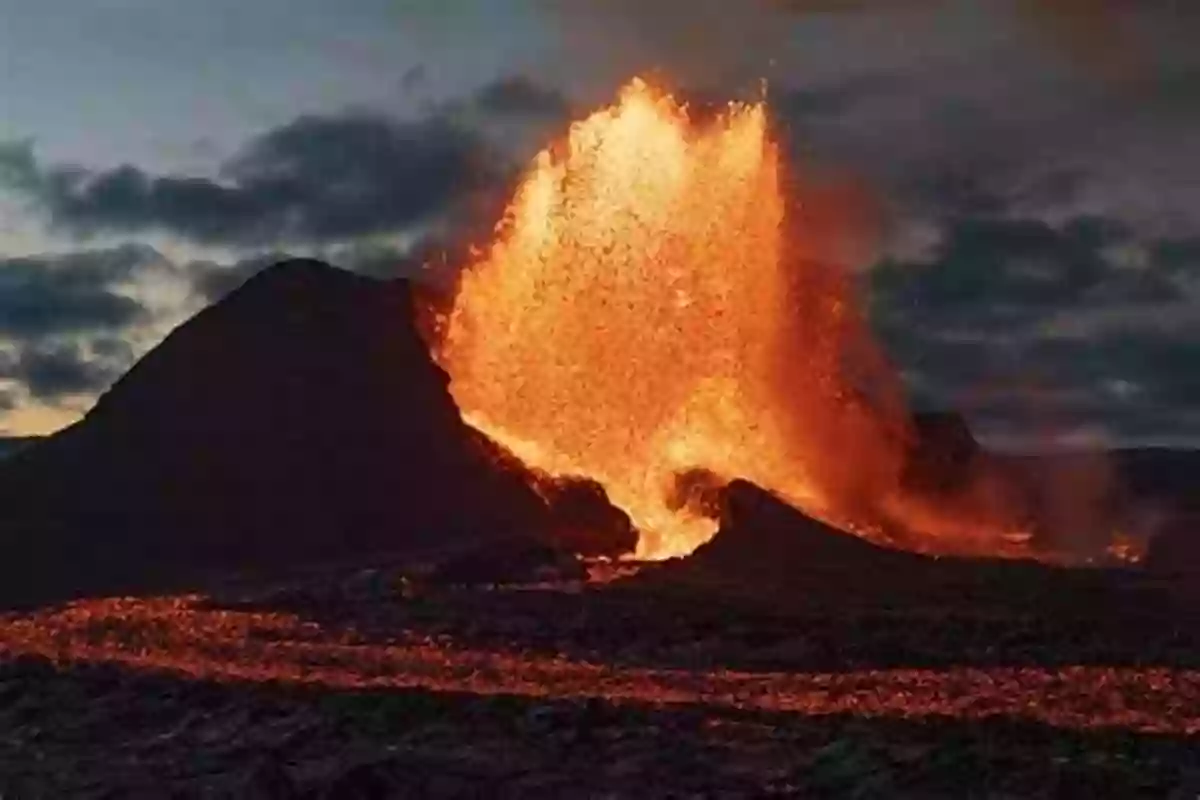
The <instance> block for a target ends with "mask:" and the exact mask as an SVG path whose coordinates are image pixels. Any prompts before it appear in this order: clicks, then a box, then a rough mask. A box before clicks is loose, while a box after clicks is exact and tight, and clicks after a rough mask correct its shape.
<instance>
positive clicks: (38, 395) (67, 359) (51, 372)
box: [0, 343, 120, 402]
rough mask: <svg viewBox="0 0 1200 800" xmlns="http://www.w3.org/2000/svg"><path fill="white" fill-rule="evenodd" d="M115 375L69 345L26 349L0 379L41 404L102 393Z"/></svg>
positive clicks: (19, 353) (2, 373) (37, 346)
mask: <svg viewBox="0 0 1200 800" xmlns="http://www.w3.org/2000/svg"><path fill="white" fill-rule="evenodd" d="M119 375H120V370H118V369H114V368H113V367H112V366H110V365H107V364H105V363H104V362H101V361H97V360H93V359H89V358H87V357H86V355H85V354H84V352H83V349H82V348H81V347H80V346H79V345H78V344H73V343H60V344H35V345H28V346H26V347H23V348H21V349H20V351H19V352H18V355H17V357H16V359H14V360H13V362H12V363H10V364H8V365H6V366H5V367H4V368H3V371H2V372H0V377H3V378H6V379H9V380H14V381H17V382H19V383H21V384H22V385H24V387H25V389H26V391H27V392H28V393H29V395H30V396H31V397H33V398H34V399H36V400H40V401H43V402H56V401H58V400H61V399H62V398H63V397H65V396H68V395H77V394H94V393H97V392H100V391H103V390H104V389H106V388H107V387H108V386H109V385H110V384H111V383H112V382H113V381H114V380H116V379H117V377H118V376H119Z"/></svg>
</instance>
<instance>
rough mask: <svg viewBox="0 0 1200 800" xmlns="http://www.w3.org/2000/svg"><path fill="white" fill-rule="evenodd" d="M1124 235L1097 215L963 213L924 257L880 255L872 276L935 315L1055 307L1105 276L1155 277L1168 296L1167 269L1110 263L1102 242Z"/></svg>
mask: <svg viewBox="0 0 1200 800" xmlns="http://www.w3.org/2000/svg"><path fill="white" fill-rule="evenodd" d="M1128 236H1129V234H1128V232H1127V231H1126V229H1125V227H1124V226H1123V225H1121V224H1119V223H1117V222H1114V221H1112V220H1108V219H1104V218H1098V217H1083V218H1078V219H1075V220H1072V221H1071V222H1069V223H1068V224H1066V225H1063V226H1053V225H1051V224H1049V223H1048V222H1045V221H1043V220H1039V219H1020V218H1017V219H1013V218H1006V217H1001V216H964V217H959V218H957V219H954V220H953V221H952V222H951V223H950V224H949V227H948V230H947V231H946V232H945V234H944V238H943V241H942V243H941V244H940V245H939V246H938V248H937V250H936V252H935V253H934V255H933V257H932V258H931V259H930V260H928V261H925V262H921V263H908V264H905V263H900V262H886V263H884V264H882V265H880V267H879V268H877V269H876V270H875V272H874V281H875V283H876V288H878V289H881V290H883V291H885V292H887V293H888V295H889V296H891V297H892V299H893V300H895V301H898V302H900V303H902V304H903V305H904V306H907V307H913V308H921V309H929V310H930V313H938V314H954V313H956V312H959V311H962V310H964V309H965V310H967V311H968V312H976V311H978V312H980V313H987V310H988V309H992V310H995V309H1002V308H1005V307H1019V308H1021V309H1022V310H1024V311H1025V312H1026V313H1036V312H1039V311H1044V310H1047V309H1060V308H1062V307H1064V306H1067V305H1069V304H1072V303H1075V302H1079V301H1081V300H1083V299H1085V298H1087V296H1088V295H1089V293H1090V292H1092V291H1093V290H1097V289H1099V288H1101V286H1102V285H1103V284H1104V283H1105V282H1107V281H1117V282H1120V284H1121V286H1123V287H1128V286H1137V285H1142V284H1143V283H1144V285H1145V286H1146V287H1150V286H1151V285H1152V284H1153V285H1154V286H1155V287H1156V289H1157V290H1160V291H1161V292H1163V294H1164V295H1168V294H1169V292H1170V284H1169V283H1168V282H1167V280H1166V277H1165V276H1163V275H1154V276H1153V277H1152V278H1143V277H1141V276H1139V277H1137V278H1134V279H1126V278H1125V277H1124V276H1123V275H1122V273H1121V271H1120V270H1119V269H1117V268H1115V267H1114V266H1113V265H1112V264H1111V263H1110V261H1109V260H1108V257H1107V255H1106V253H1105V248H1107V247H1109V246H1111V245H1114V244H1119V243H1121V242H1122V241H1125V240H1126V239H1127V238H1128ZM1171 297H1174V295H1169V297H1168V299H1170V298H1171Z"/></svg>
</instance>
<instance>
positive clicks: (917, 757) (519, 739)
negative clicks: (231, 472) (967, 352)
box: [0, 570, 1200, 798]
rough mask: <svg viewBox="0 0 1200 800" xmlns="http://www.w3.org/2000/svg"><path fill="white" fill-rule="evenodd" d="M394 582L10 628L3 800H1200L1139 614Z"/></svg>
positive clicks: (3, 632)
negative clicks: (844, 607)
mask: <svg viewBox="0 0 1200 800" xmlns="http://www.w3.org/2000/svg"><path fill="white" fill-rule="evenodd" d="M640 577H641V578H643V579H641V580H633V581H625V582H620V581H618V582H615V583H609V584H603V585H595V584H586V583H581V582H578V581H563V580H559V581H551V582H549V583H544V584H542V585H538V586H524V587H509V588H500V589H498V588H492V587H485V586H446V585H431V584H430V583H428V582H424V581H422V580H420V579H419V578H418V579H409V578H405V577H402V576H401V575H400V574H398V573H396V572H394V571H390V570H377V571H365V572H358V573H356V574H354V575H352V576H349V575H341V576H337V577H336V579H334V578H332V577H330V576H323V577H321V578H320V579H309V580H305V581H296V582H293V583H292V584H291V585H287V586H275V587H261V588H255V589H254V590H253V591H250V590H247V588H246V587H241V588H240V589H238V590H236V591H226V592H222V593H219V594H218V595H217V596H216V597H212V598H202V597H177V598H159V599H143V600H125V601H91V602H85V603H79V604H76V605H74V606H70V607H66V608H60V609H56V610H45V611H40V612H36V613H27V614H23V615H9V616H7V617H5V618H4V619H3V620H2V621H0V653H2V655H3V664H2V666H0V796H3V797H5V798H8V797H17V798H37V797H339V798H341V797H420V796H431V797H507V796H512V797H528V796H535V797H713V796H715V797H761V796H779V797H898V796H904V797H1132V796H1139V797H1140V796H1150V797H1154V796H1159V797H1166V796H1176V797H1194V796H1196V795H1197V793H1198V792H1200V746H1198V745H1197V741H1196V739H1195V736H1196V735H1197V734H1198V733H1200V644H1198V643H1197V638H1196V637H1195V635H1194V633H1193V628H1192V626H1191V625H1190V624H1188V623H1187V621H1186V619H1185V618H1183V617H1179V616H1176V617H1174V618H1172V619H1162V618H1157V617H1154V616H1151V615H1142V616H1140V617H1139V615H1138V609H1136V608H1133V609H1125V611H1124V613H1117V612H1116V611H1115V610H1113V609H1096V608H1092V609H1085V610H1083V611H1081V613H1080V614H1078V615H1076V616H1074V617H1072V616H1070V615H1063V614H1055V615H1053V616H1049V617H1048V616H1045V615H1022V614H1017V613H1012V614H1003V613H998V612H996V611H995V609H989V610H987V611H986V612H982V611H981V612H978V613H973V612H971V610H970V609H956V610H954V611H950V610H947V609H945V608H934V607H924V608H922V607H913V606H908V607H905V606H903V605H896V606H895V607H891V608H875V609H865V610H864V609H860V610H857V611H854V612H846V613H844V614H840V615H839V614H830V613H829V612H828V610H826V609H820V610H818V609H816V608H814V607H811V606H807V607H806V606H805V605H804V604H796V605H795V606H794V607H792V608H790V609H789V610H787V611H785V610H783V609H781V608H778V607H775V608H770V607H765V606H764V604H761V603H760V604H757V605H747V604H746V603H745V602H744V601H742V600H734V599H730V598H728V597H722V596H719V595H715V594H712V593H698V592H697V591H696V590H695V589H694V588H684V587H680V586H675V585H666V584H664V583H663V582H662V581H656V580H653V579H651V580H645V579H644V577H645V576H640Z"/></svg>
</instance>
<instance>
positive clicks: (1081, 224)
mask: <svg viewBox="0 0 1200 800" xmlns="http://www.w3.org/2000/svg"><path fill="white" fill-rule="evenodd" d="M1163 249H1164V248H1163V245H1162V244H1161V243H1160V244H1159V245H1157V246H1156V245H1155V244H1154V243H1153V242H1150V243H1147V242H1143V241H1140V240H1139V239H1138V238H1137V237H1136V235H1135V233H1134V232H1133V231H1131V230H1129V229H1128V228H1127V227H1126V226H1125V225H1123V224H1121V223H1119V222H1116V221H1114V220H1111V219H1108V218H1104V217H1095V216H1083V217H1077V218H1074V219H1071V220H1067V221H1065V222H1063V223H1061V224H1057V225H1052V224H1050V223H1048V222H1046V221H1044V220H1039V219H1030V218H1021V217H1007V216H1003V215H990V216H962V217H958V218H955V219H952V220H950V221H948V222H947V223H946V229H945V230H944V231H943V237H942V241H941V244H940V245H939V246H937V247H936V248H934V250H933V252H932V253H931V255H930V256H929V257H928V258H926V259H923V260H918V261H909V262H901V261H897V260H890V261H885V262H883V263H881V264H880V265H879V266H878V267H877V268H876V269H874V270H872V271H871V272H870V273H868V276H867V279H868V281H869V294H870V299H871V316H872V321H873V324H874V326H875V328H876V330H877V331H878V333H879V335H880V337H881V339H882V340H883V341H884V343H885V345H886V346H887V348H888V350H889V352H890V354H891V356H892V358H893V360H894V361H895V362H896V363H897V365H898V366H899V367H900V368H901V369H902V370H903V371H904V372H905V375H906V377H907V378H908V382H909V385H910V391H911V394H912V395H913V398H914V401H915V403H916V404H917V405H919V406H955V407H959V408H963V409H964V410H966V411H967V412H968V413H973V414H976V415H979V416H980V417H982V424H984V425H987V424H989V423H991V424H993V425H995V424H1000V425H1001V426H1003V425H1005V424H1007V425H1009V426H1010V427H1012V428H1014V429H1016V430H1025V431H1028V430H1030V429H1031V426H1033V425H1035V424H1040V423H1039V420H1040V419H1043V418H1049V419H1053V420H1055V424H1059V425H1062V426H1064V427H1078V426H1079V425H1083V424H1088V425H1104V426H1106V427H1108V428H1109V429H1111V430H1113V431H1114V432H1115V433H1118V434H1122V435H1127V436H1138V435H1160V436H1161V435H1164V434H1179V433H1181V432H1188V431H1190V432H1192V433H1196V432H1200V431H1197V430H1196V428H1197V425H1196V423H1197V420H1196V419H1194V418H1193V417H1191V416H1189V409H1192V408H1194V407H1195V406H1196V404H1197V403H1200V381H1198V380H1197V378H1196V377H1195V374H1196V371H1195V370H1194V369H1192V368H1190V366H1189V365H1191V364H1195V363H1200V361H1198V360H1197V359H1200V298H1194V297H1192V296H1190V295H1189V294H1188V292H1187V290H1186V288H1185V286H1184V285H1183V284H1182V283H1181V282H1180V281H1179V280H1178V279H1177V276H1176V273H1174V272H1173V271H1172V270H1171V269H1170V268H1169V266H1168V263H1166V261H1165V260H1164V258H1163V257H1162V255H1161V254H1158V255H1157V256H1156V250H1163ZM1166 249H1167V250H1170V248H1166ZM1170 252H1172V253H1173V252H1175V251H1173V250H1170ZM1130 254H1132V255H1130ZM1168 310H1169V311H1170V312H1171V313H1170V314H1168V313H1166V312H1167V311H1168ZM1189 318H1195V319H1194V321H1193V322H1188V320H1189ZM1181 426H1182V428H1181ZM1188 426H1190V428H1189V427H1188Z"/></svg>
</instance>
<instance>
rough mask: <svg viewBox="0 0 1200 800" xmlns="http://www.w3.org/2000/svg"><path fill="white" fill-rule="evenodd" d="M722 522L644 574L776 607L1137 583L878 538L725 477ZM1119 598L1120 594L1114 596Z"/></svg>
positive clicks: (1072, 605) (1006, 596) (868, 604)
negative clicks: (929, 552) (702, 540)
mask: <svg viewBox="0 0 1200 800" xmlns="http://www.w3.org/2000/svg"><path fill="white" fill-rule="evenodd" d="M720 514H721V517H720V519H721V526H720V529H719V530H718V532H717V535H716V536H715V537H713V539H712V540H711V541H709V542H708V543H707V544H705V545H702V546H701V547H699V548H697V549H696V551H695V552H694V553H693V554H692V555H690V556H688V557H687V558H684V559H679V560H676V561H674V562H672V563H669V564H666V565H664V566H663V567H662V568H660V569H658V570H650V571H647V572H646V573H644V574H643V576H641V578H640V579H641V580H642V581H643V582H645V583H650V584H655V583H658V584H660V585H662V584H663V583H667V584H672V583H676V584H684V585H687V586H693V587H695V586H702V587H705V588H707V589H709V590H716V591H719V592H723V593H727V594H730V595H735V596H739V597H743V598H758V599H761V600H765V601H767V602H769V603H771V604H783V607H817V608H822V609H829V610H837V611H847V610H850V609H854V608H864V609H865V608H876V609H879V608H883V609H888V608H909V609H911V608H913V607H920V608H927V609H929V610H930V611H931V612H934V613H941V612H942V611H945V610H947V609H958V610H964V609H970V608H976V609H978V608H980V607H990V608H994V609H995V608H1004V609H1009V610H1011V609H1014V608H1020V609H1023V610H1025V611H1028V612H1030V613H1040V612H1041V611H1042V610H1047V609H1050V608H1058V609H1065V610H1066V612H1067V613H1081V612H1084V611H1094V610H1095V609H1096V608H1098V607H1101V606H1097V605H1096V604H1097V603H1104V604H1105V605H1104V606H1103V607H1105V608H1109V607H1112V606H1113V604H1114V603H1117V604H1120V603H1124V602H1127V601H1128V600H1127V599H1128V598H1129V597H1130V596H1132V595H1130V594H1129V592H1130V591H1140V587H1137V586H1135V585H1133V584H1129V583H1128V582H1127V581H1126V582H1125V583H1124V584H1121V583H1120V582H1118V581H1115V580H1114V579H1113V576H1112V575H1109V574H1106V573H1104V572H1103V571H1101V570H1069V569H1062V568H1057V567H1052V566H1048V565H1046V564H1040V563H1036V562H1033V561H1022V560H1011V559H999V558H957V557H943V558H935V557H930V556H924V555H920V554H917V553H913V552H908V551H904V550H896V549H891V548H888V547H883V546H880V545H877V544H874V543H872V542H869V541H867V540H865V539H862V538H860V537H858V536H854V535H852V534H850V533H846V532H845V531H842V530H839V529H837V528H834V527H832V526H830V525H827V524H825V523H823V522H820V521H819V520H816V519H813V518H812V517H809V516H808V515H806V514H805V513H804V512H802V511H800V510H798V509H796V508H793V507H792V506H790V505H788V504H787V503H785V502H784V501H782V500H780V499H779V498H777V497H775V496H774V495H772V494H771V493H769V492H767V491H765V490H763V489H760V488H759V487H757V486H754V485H753V484H750V483H746V482H744V481H734V482H733V483H731V484H729V486H728V487H726V489H725V491H724V493H723V496H722V501H721V512H720ZM1121 598H1126V599H1121Z"/></svg>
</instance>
